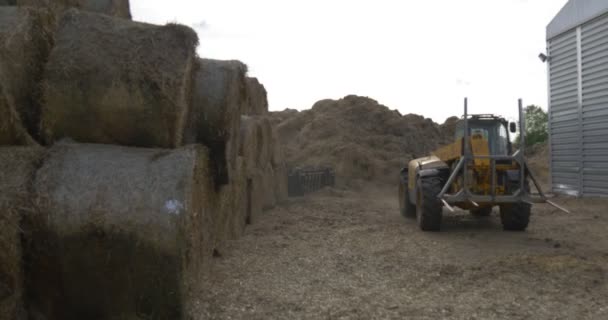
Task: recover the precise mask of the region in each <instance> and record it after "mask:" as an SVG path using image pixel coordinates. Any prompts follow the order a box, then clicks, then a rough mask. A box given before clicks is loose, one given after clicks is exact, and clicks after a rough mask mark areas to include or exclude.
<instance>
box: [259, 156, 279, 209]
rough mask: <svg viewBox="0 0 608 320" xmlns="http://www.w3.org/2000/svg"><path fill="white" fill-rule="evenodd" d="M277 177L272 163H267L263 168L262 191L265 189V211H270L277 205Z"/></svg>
mask: <svg viewBox="0 0 608 320" xmlns="http://www.w3.org/2000/svg"><path fill="white" fill-rule="evenodd" d="M275 182H276V175H275V172H274V168H273V167H272V165H271V164H270V163H267V164H266V165H265V166H264V167H263V168H262V189H263V194H264V196H263V204H262V206H263V209H264V210H268V209H272V208H274V206H276V204H277V198H276V195H275Z"/></svg>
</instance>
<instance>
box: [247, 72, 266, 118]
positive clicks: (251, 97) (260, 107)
mask: <svg viewBox="0 0 608 320" xmlns="http://www.w3.org/2000/svg"><path fill="white" fill-rule="evenodd" d="M267 113H268V96H267V93H266V88H264V85H262V84H261V83H260V82H259V81H258V79H257V78H247V104H245V105H243V107H242V108H241V114H244V115H249V116H254V115H265V114H267Z"/></svg>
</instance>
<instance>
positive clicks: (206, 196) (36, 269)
mask: <svg viewBox="0 0 608 320" xmlns="http://www.w3.org/2000/svg"><path fill="white" fill-rule="evenodd" d="M208 166H209V161H208V150H207V149H206V148H205V147H203V146H200V145H192V146H188V147H183V148H179V149H176V150H166V149H143V148H126V147H119V146H109V145H93V144H72V143H63V142H62V143H58V144H56V145H55V146H54V147H53V148H52V149H51V150H50V154H49V156H48V158H47V159H46V161H45V163H44V165H43V166H42V168H41V169H40V170H39V171H38V173H37V175H36V180H35V184H34V186H35V191H36V192H37V194H38V195H39V196H40V198H41V199H42V200H41V203H42V205H41V210H40V212H41V216H44V217H46V220H45V221H46V222H45V223H41V224H40V226H39V227H38V228H40V229H42V231H41V232H38V233H37V234H38V236H39V238H38V239H34V240H35V241H34V242H33V244H32V246H33V248H32V249H28V251H30V252H36V251H42V249H41V248H40V247H39V246H42V245H44V244H50V245H51V246H50V248H48V247H45V248H44V250H46V251H48V250H50V251H51V252H52V255H53V256H54V257H55V261H54V262H48V261H41V260H40V259H36V257H34V258H33V259H31V260H32V262H31V263H32V265H33V267H32V270H33V271H32V274H30V276H31V282H32V292H33V293H34V294H35V295H37V296H34V297H31V299H32V301H35V302H37V305H36V306H35V307H36V309H37V312H39V313H41V314H43V315H44V316H45V317H47V319H50V320H53V319H89V318H91V316H92V315H94V316H95V317H96V318H99V319H123V318H127V317H128V316H130V315H135V314H137V315H138V316H139V317H140V318H145V319H192V318H193V317H194V316H193V314H192V313H193V312H195V311H194V310H196V309H197V307H198V306H199V303H198V302H199V301H198V300H197V297H198V296H200V293H201V290H203V288H204V287H205V281H206V280H205V279H206V276H207V272H208V271H209V264H210V259H211V256H212V252H213V243H212V242H213V239H214V235H213V233H214V232H215V231H214V230H213V219H214V218H213V212H214V211H213V207H214V201H215V200H214V197H215V196H214V191H213V183H212V179H211V176H210V172H209V171H210V170H209V167H208ZM47 246H48V245H47ZM49 278H52V279H59V280H55V281H56V282H57V281H58V283H54V288H55V292H45V291H44V288H45V287H48V283H47V282H48V281H49ZM49 306H50V307H49Z"/></svg>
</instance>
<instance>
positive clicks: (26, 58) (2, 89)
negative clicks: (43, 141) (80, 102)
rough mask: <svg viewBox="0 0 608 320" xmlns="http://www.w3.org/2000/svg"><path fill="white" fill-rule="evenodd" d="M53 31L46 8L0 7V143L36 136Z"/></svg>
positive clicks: (25, 140) (27, 140)
mask: <svg viewBox="0 0 608 320" xmlns="http://www.w3.org/2000/svg"><path fill="white" fill-rule="evenodd" d="M53 30H54V19H53V16H52V15H51V14H50V13H49V12H48V11H46V10H40V9H33V8H18V7H0V114H1V115H2V116H0V145H30V144H34V140H33V139H32V137H34V138H37V137H38V131H39V121H40V97H41V86H40V82H41V79H42V74H43V71H44V64H45V62H46V60H47V58H48V55H49V52H50V50H51V46H52V44H53Z"/></svg>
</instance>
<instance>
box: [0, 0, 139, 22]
mask: <svg viewBox="0 0 608 320" xmlns="http://www.w3.org/2000/svg"><path fill="white" fill-rule="evenodd" d="M4 1H7V0H4ZM8 2H9V3H7V4H9V5H15V4H17V5H20V6H36V7H44V8H50V9H52V10H54V11H57V12H62V11H65V10H68V9H69V8H76V9H80V10H85V11H91V12H95V13H101V14H106V15H110V16H115V17H118V18H123V19H131V8H130V6H129V0H12V1H8ZM1 4H2V2H1V1H0V5H1Z"/></svg>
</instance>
